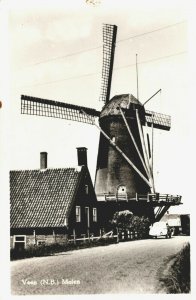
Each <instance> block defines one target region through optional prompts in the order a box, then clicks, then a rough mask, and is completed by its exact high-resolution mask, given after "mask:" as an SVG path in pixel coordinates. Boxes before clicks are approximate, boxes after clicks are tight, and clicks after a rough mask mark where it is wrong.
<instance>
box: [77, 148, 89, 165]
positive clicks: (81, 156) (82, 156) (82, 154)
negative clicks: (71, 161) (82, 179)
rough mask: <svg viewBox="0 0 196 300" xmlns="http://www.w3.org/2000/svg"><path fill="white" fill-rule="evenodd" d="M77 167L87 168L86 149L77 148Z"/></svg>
mask: <svg viewBox="0 0 196 300" xmlns="http://www.w3.org/2000/svg"><path fill="white" fill-rule="evenodd" d="M77 152H78V166H87V148H86V147H78V148H77Z"/></svg>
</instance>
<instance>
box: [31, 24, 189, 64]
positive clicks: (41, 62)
mask: <svg viewBox="0 0 196 300" xmlns="http://www.w3.org/2000/svg"><path fill="white" fill-rule="evenodd" d="M186 22H187V21H181V22H178V23H174V24H171V25H168V26H164V27H160V28H158V29H155V30H152V31H147V32H144V33H141V34H137V35H133V36H130V37H128V38H124V39H121V40H118V41H117V42H116V44H118V43H121V42H124V41H127V40H130V39H134V38H138V37H141V36H144V35H147V34H151V33H154V32H157V31H160V30H165V29H168V28H171V27H174V26H177V25H180V24H183V23H186ZM99 48H102V46H97V47H92V48H88V49H85V50H80V51H76V52H73V53H68V54H66V55H63V56H57V57H54V58H50V59H46V60H42V61H40V62H37V63H33V64H29V65H28V66H26V68H29V67H32V66H36V65H40V64H45V63H47V62H50V61H55V60H58V59H64V58H66V57H70V56H74V55H78V54H81V53H85V52H90V51H94V50H97V49H99Z"/></svg>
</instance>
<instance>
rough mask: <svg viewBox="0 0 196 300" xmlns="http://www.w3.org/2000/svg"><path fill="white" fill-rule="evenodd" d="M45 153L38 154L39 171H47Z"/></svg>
mask: <svg viewBox="0 0 196 300" xmlns="http://www.w3.org/2000/svg"><path fill="white" fill-rule="evenodd" d="M47 156H48V153H47V152H40V169H47Z"/></svg>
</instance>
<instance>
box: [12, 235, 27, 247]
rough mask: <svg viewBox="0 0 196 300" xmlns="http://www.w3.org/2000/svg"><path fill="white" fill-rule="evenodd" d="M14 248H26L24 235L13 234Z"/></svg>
mask: <svg viewBox="0 0 196 300" xmlns="http://www.w3.org/2000/svg"><path fill="white" fill-rule="evenodd" d="M14 248H15V249H17V250H23V249H25V248H26V236H25V235H15V236H14Z"/></svg>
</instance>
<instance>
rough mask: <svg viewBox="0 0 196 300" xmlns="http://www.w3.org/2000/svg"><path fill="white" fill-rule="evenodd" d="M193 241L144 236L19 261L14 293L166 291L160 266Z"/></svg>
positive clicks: (13, 270)
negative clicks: (147, 238)
mask: <svg viewBox="0 0 196 300" xmlns="http://www.w3.org/2000/svg"><path fill="white" fill-rule="evenodd" d="M188 241H189V237H186V236H176V237H172V238H171V239H164V238H158V239H149V240H138V241H130V242H124V243H119V244H113V245H109V246H100V247H96V248H88V249H81V250H75V251H69V252H64V253H59V254H56V255H54V256H48V257H37V258H28V259H24V260H18V261H13V262H11V288H12V294H14V295H30V294H31V295H41V294H42V295H46V294H51V295H52V294H59V295H60V294H103V293H104V294H105V293H109V294H111V293H145V294H146V293H165V291H164V290H163V289H160V287H159V280H158V278H159V272H160V271H159V270H160V269H163V267H164V266H165V260H166V258H168V256H170V255H174V254H176V253H177V252H178V251H179V250H180V249H181V248H182V247H183V245H184V244H185V243H186V242H188Z"/></svg>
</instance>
